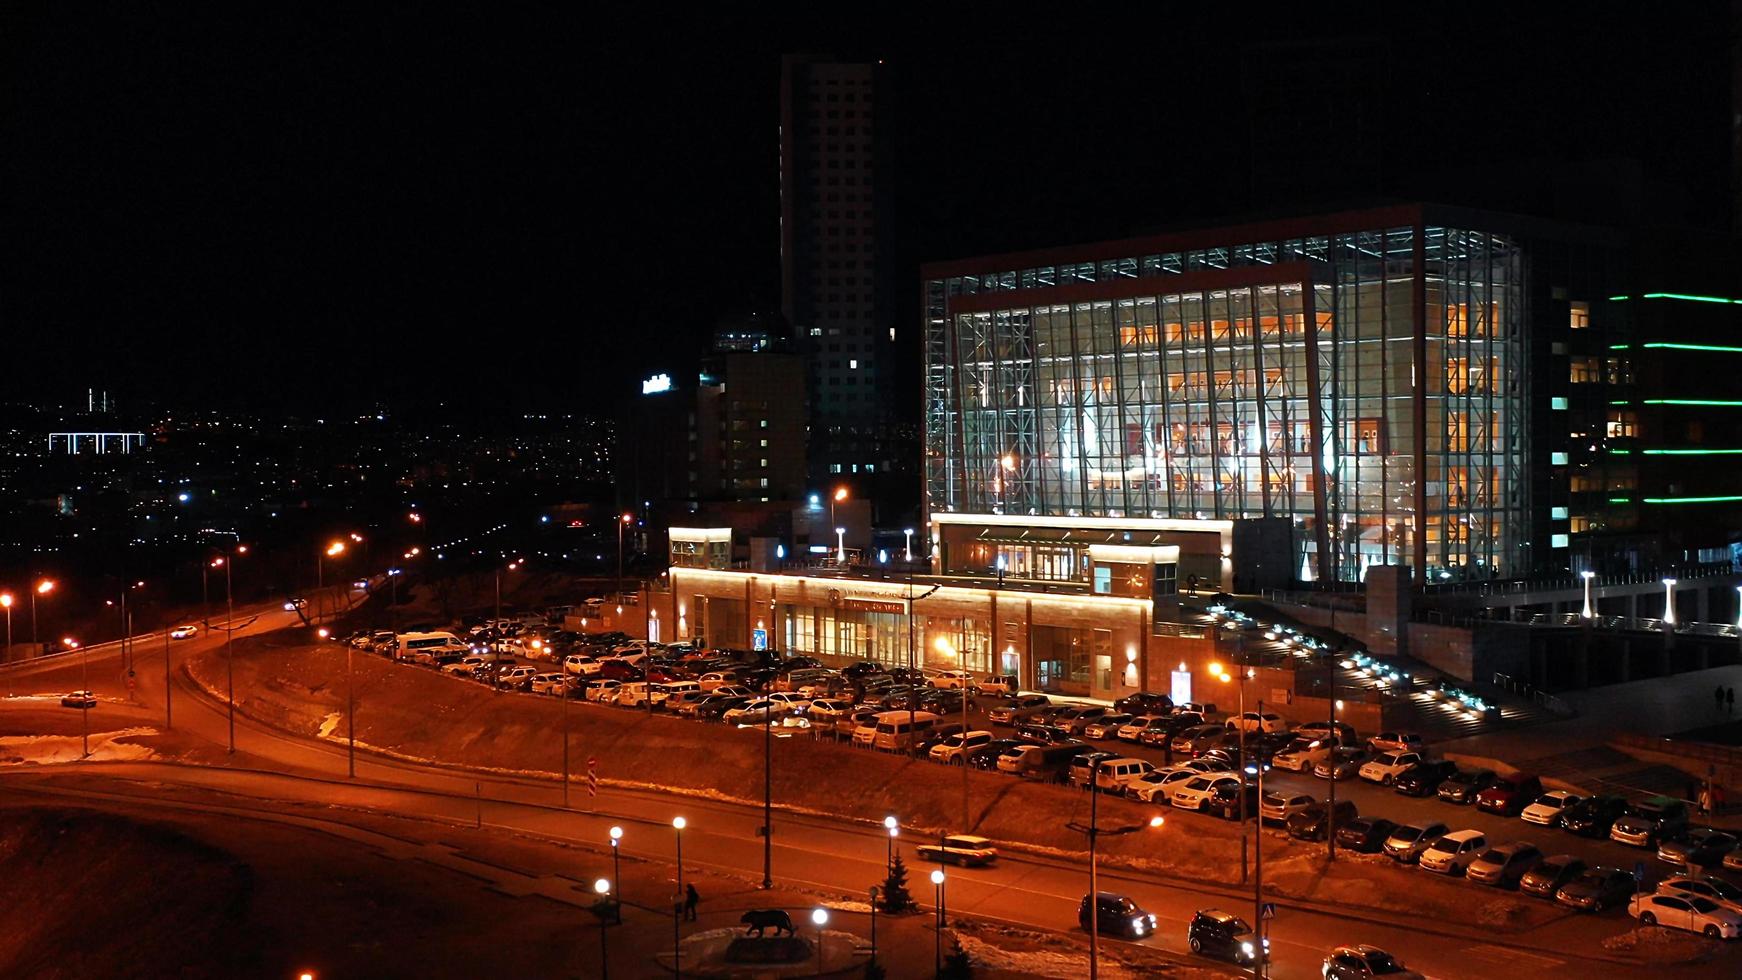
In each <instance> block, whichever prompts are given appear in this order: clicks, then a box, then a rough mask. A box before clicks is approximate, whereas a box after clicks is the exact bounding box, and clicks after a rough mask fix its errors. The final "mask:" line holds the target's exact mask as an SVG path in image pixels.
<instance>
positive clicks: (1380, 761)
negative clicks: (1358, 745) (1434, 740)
mask: <svg viewBox="0 0 1742 980" xmlns="http://www.w3.org/2000/svg"><path fill="white" fill-rule="evenodd" d="M1420 761H1421V753H1420V752H1381V753H1379V754H1378V755H1375V756H1374V757H1372V758H1371V759H1368V760H1367V761H1366V762H1363V763H1362V764H1361V770H1360V772H1359V773H1358V775H1359V776H1360V777H1361V778H1362V779H1365V780H1367V781H1368V782H1370V783H1379V784H1381V785H1384V786H1390V785H1391V784H1392V783H1393V782H1394V781H1396V779H1397V777H1398V776H1401V775H1403V774H1404V773H1405V772H1407V771H1409V768H1410V767H1411V766H1413V765H1415V764H1416V763H1419V762H1420Z"/></svg>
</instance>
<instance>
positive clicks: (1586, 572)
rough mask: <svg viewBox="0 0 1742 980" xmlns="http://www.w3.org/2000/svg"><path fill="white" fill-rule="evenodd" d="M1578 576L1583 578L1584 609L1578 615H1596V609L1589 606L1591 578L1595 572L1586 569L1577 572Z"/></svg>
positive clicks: (1594, 576)
mask: <svg viewBox="0 0 1742 980" xmlns="http://www.w3.org/2000/svg"><path fill="white" fill-rule="evenodd" d="M1579 577H1580V578H1582V579H1584V580H1585V609H1584V612H1582V613H1580V615H1581V616H1584V617H1585V618H1586V619H1590V618H1591V617H1592V616H1594V615H1596V611H1595V610H1593V609H1592V608H1591V580H1592V579H1594V578H1596V577H1597V573H1596V572H1593V571H1591V570H1590V569H1586V570H1584V571H1582V572H1580V573H1579Z"/></svg>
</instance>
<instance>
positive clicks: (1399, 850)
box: [1384, 822, 1451, 864]
mask: <svg viewBox="0 0 1742 980" xmlns="http://www.w3.org/2000/svg"><path fill="white" fill-rule="evenodd" d="M1449 833H1451V829H1450V828H1448V827H1447V826H1446V825H1445V824H1443V823H1437V822H1436V823H1422V824H1404V825H1402V826H1399V827H1395V828H1393V829H1392V831H1391V836H1389V837H1387V838H1385V845H1384V851H1385V856H1386V857H1388V858H1390V859H1392V860H1393V861H1396V862H1398V863H1399V864H1414V863H1415V862H1416V861H1419V860H1420V859H1421V852H1423V851H1425V850H1427V849H1428V848H1429V847H1432V846H1433V843H1434V841H1437V840H1439V839H1440V838H1441V837H1444V836H1445V835H1447V834H1449Z"/></svg>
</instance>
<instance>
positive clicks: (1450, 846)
mask: <svg viewBox="0 0 1742 980" xmlns="http://www.w3.org/2000/svg"><path fill="white" fill-rule="evenodd" d="M1487 849H1488V838H1487V836H1486V835H1484V834H1483V833H1482V832H1481V831H1480V830H1455V831H1453V832H1451V833H1449V834H1447V835H1445V836H1444V837H1441V838H1440V839H1439V840H1437V841H1434V842H1433V843H1432V844H1430V845H1428V849H1427V850H1425V851H1423V852H1421V860H1420V861H1419V862H1417V865H1416V866H1417V867H1419V868H1421V869H1422V870H1423V871H1432V872H1434V873H1435V874H1442V875H1461V874H1463V873H1464V872H1465V871H1467V870H1469V868H1470V865H1472V864H1474V863H1476V859H1477V858H1479V857H1481V856H1482V852H1483V851H1486V850H1487Z"/></svg>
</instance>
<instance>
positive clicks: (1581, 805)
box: [1561, 796, 1627, 837]
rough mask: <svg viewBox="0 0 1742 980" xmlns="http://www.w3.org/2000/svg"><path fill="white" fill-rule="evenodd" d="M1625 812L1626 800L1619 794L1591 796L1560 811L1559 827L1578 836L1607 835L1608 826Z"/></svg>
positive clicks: (1611, 825)
mask: <svg viewBox="0 0 1742 980" xmlns="http://www.w3.org/2000/svg"><path fill="white" fill-rule="evenodd" d="M1626 812H1627V800H1626V799H1624V798H1623V797H1619V796H1593V797H1591V798H1590V799H1587V800H1580V801H1579V802H1577V803H1575V804H1573V805H1572V806H1570V807H1567V808H1566V810H1564V811H1562V812H1561V829H1562V830H1565V831H1569V832H1571V833H1575V834H1578V835H1579V836H1580V837H1607V836H1609V828H1610V827H1613V826H1614V825H1615V821H1616V820H1617V819H1619V818H1620V816H1621V815H1622V814H1623V813H1626Z"/></svg>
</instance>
